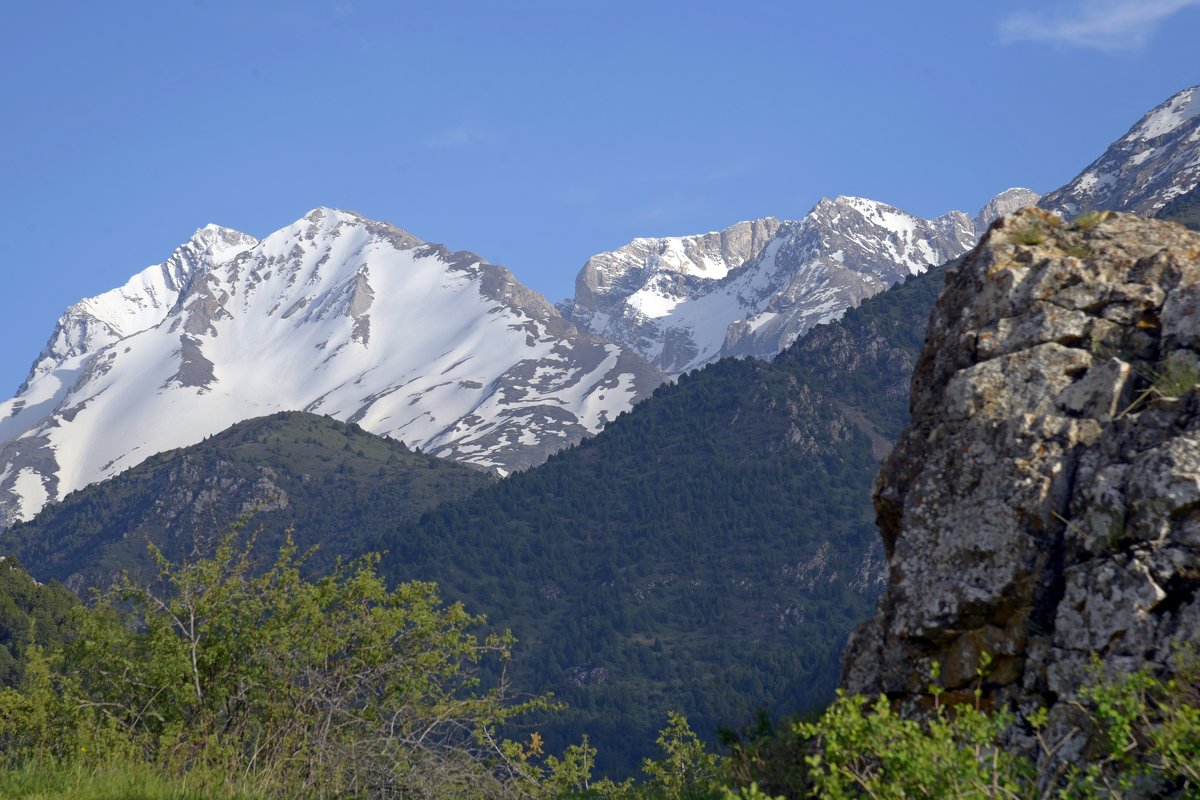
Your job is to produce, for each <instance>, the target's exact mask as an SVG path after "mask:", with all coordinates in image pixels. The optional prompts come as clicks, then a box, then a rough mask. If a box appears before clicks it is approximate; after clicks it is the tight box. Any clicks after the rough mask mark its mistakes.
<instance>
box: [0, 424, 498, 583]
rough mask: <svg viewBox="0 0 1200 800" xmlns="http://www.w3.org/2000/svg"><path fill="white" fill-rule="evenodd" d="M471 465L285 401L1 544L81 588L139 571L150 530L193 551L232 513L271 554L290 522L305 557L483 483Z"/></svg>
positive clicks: (170, 550) (328, 553)
mask: <svg viewBox="0 0 1200 800" xmlns="http://www.w3.org/2000/svg"><path fill="white" fill-rule="evenodd" d="M494 480H495V478H494V477H493V476H491V475H489V474H487V473H485V472H483V471H482V470H479V469H475V468H471V467H467V466H463V465H461V464H456V463H454V462H453V461H449V460H447V459H439V458H436V457H434V456H431V455H426V454H423V453H420V452H414V451H412V450H410V449H409V448H408V447H406V446H405V445H404V444H402V443H400V442H397V441H395V440H393V439H387V438H384V437H381V436H376V435H374V434H371V433H368V432H366V431H364V430H363V429H362V428H360V427H359V426H358V425H355V424H353V423H351V424H346V423H343V422H338V421H337V420H334V419H331V418H328V417H321V416H317V415H315V414H308V413H304V412H300V411H285V412H281V413H278V414H273V415H271V416H269V417H261V418H258V419H253V420H247V421H244V422H239V423H238V424H236V425H234V426H233V427H231V428H229V429H228V430H225V431H222V432H221V433H219V434H217V435H215V436H212V437H208V438H206V439H205V440H204V441H203V442H201V443H199V444H196V445H192V446H190V447H186V448H182V449H179V450H171V451H168V452H165V453H159V454H156V455H154V456H152V457H150V458H148V459H146V460H145V461H143V462H142V463H141V464H138V465H137V466H135V467H133V468H131V469H129V470H126V471H125V472H123V473H121V474H120V475H118V476H116V477H114V478H111V479H109V480H107V481H103V482H101V483H99V484H96V485H93V486H89V487H87V488H85V489H82V490H80V491H76V492H73V493H71V494H70V495H68V496H67V497H66V498H65V499H64V500H63V501H62V502H59V503H52V504H50V505H48V506H47V507H46V508H45V509H43V510H42V512H41V513H40V514H38V515H37V517H36V518H35V519H34V520H33V521H32V522H29V523H17V524H15V525H13V526H12V527H11V528H10V529H9V530H7V531H4V532H3V534H0V537H2V538H0V542H2V545H0V547H2V550H3V551H4V552H13V553H17V554H19V556H20V558H21V559H22V560H23V561H25V562H27V563H30V564H35V565H37V573H38V575H39V576H43V577H54V578H56V579H58V580H61V581H62V582H64V583H66V584H67V585H68V586H70V587H71V588H72V589H74V590H76V591H80V592H82V591H83V590H84V589H85V588H86V587H89V586H103V585H107V584H108V583H109V582H110V581H111V580H112V578H113V577H114V576H115V575H116V574H117V573H118V572H122V571H127V572H129V573H131V574H141V575H145V576H146V577H150V576H152V575H153V573H154V564H153V561H152V559H150V557H149V554H148V552H147V544H148V543H150V542H153V543H154V544H155V545H157V546H158V547H159V548H160V549H162V550H163V551H164V553H165V554H166V555H167V556H168V557H169V558H172V559H181V558H184V557H186V556H188V555H190V554H192V553H193V552H197V551H198V552H205V551H206V549H208V548H210V547H211V545H212V544H213V542H214V541H216V540H217V539H218V538H219V537H220V535H221V534H223V533H224V532H225V531H227V530H229V528H230V527H231V526H233V525H235V524H239V521H241V520H243V518H244V521H245V523H246V525H247V526H249V527H250V528H251V529H258V528H261V534H260V535H259V537H258V538H259V542H258V544H259V550H260V551H261V552H262V553H265V554H268V555H269V554H271V553H273V552H274V551H275V550H277V549H278V546H279V544H280V537H281V535H282V533H283V531H285V530H287V529H288V528H294V529H295V536H296V542H297V544H299V545H300V546H301V547H304V548H307V547H309V546H311V545H318V550H317V552H316V553H315V554H314V555H313V556H312V558H311V560H310V565H311V566H313V567H314V568H322V567H328V566H329V565H330V563H331V562H332V560H333V559H335V558H336V557H337V556H338V555H346V554H353V553H357V552H360V551H361V549H362V540H363V536H364V531H365V530H370V529H371V528H372V527H373V526H376V525H378V524H380V521H383V522H385V523H386V524H398V523H401V522H403V521H405V520H410V519H416V518H418V517H419V516H420V515H421V514H423V513H425V512H427V511H429V510H431V509H433V508H434V507H436V506H437V505H438V504H439V503H442V502H445V501H448V500H461V499H462V498H464V497H466V496H468V495H469V494H471V493H472V492H474V491H476V490H478V489H480V488H482V487H484V486H487V485H488V484H490V483H492V482H493V481H494Z"/></svg>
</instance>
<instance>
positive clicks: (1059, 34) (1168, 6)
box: [1000, 0, 1200, 51]
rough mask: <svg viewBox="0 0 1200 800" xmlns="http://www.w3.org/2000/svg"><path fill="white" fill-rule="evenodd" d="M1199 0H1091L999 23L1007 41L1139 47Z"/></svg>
mask: <svg viewBox="0 0 1200 800" xmlns="http://www.w3.org/2000/svg"><path fill="white" fill-rule="evenodd" d="M1198 5H1200V0H1099V1H1097V0H1093V1H1092V2H1078V1H1077V2H1074V3H1073V4H1072V5H1071V7H1070V8H1068V9H1065V10H1061V11H1047V10H1039V11H1036V12H1027V13H1018V14H1011V15H1009V16H1008V17H1007V18H1006V19H1005V20H1004V21H1003V22H1002V23H1001V25H1000V36H1001V38H1002V39H1003V40H1004V41H1006V42H1017V41H1029V42H1054V43H1058V44H1065V45H1069V46H1071V47H1084V48H1091V49H1095V50H1110V51H1116V50H1138V49H1141V48H1142V47H1143V46H1144V45H1145V44H1146V42H1147V41H1149V39H1150V37H1151V36H1152V35H1153V34H1154V31H1155V30H1156V29H1157V28H1158V27H1159V25H1160V24H1162V22H1163V21H1164V20H1166V18H1167V17H1169V16H1171V15H1172V14H1175V13H1177V12H1179V11H1182V10H1183V9H1185V8H1187V7H1189V6H1198Z"/></svg>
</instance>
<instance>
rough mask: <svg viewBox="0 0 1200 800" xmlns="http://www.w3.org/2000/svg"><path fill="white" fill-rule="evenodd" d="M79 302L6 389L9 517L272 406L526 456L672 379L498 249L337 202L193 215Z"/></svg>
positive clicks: (2, 470) (469, 451) (496, 454)
mask: <svg viewBox="0 0 1200 800" xmlns="http://www.w3.org/2000/svg"><path fill="white" fill-rule="evenodd" d="M85 306H86V307H85ZM73 308H74V310H75V311H76V312H77V313H76V314H75V315H74V316H72V315H71V314H68V316H67V317H65V318H64V319H65V320H66V322H60V326H59V330H58V331H56V334H63V335H64V336H65V333H64V332H67V331H76V332H78V331H81V330H84V328H86V329H87V331H93V330H95V331H100V332H101V333H102V335H101V334H96V335H93V336H85V337H82V338H79V337H76V338H77V339H78V340H77V341H74V344H75V346H74V349H73V350H72V351H71V354H70V355H67V354H66V353H65V350H64V348H62V347H59V348H58V349H56V350H54V354H55V357H56V359H57V360H55V358H51V359H50V360H49V361H47V363H46V365H45V368H44V369H41V370H40V371H39V370H35V372H34V374H33V376H32V377H31V379H30V381H29V382H28V383H27V385H26V386H25V387H23V388H22V391H21V392H20V393H19V394H18V396H17V397H14V398H13V399H11V400H9V401H6V402H4V403H0V526H2V525H4V524H7V523H8V522H11V521H12V520H14V519H21V518H27V517H28V516H30V515H32V514H33V513H35V512H36V511H37V510H38V509H39V508H40V507H41V506H42V505H44V504H45V503H46V502H49V501H53V500H55V499H59V498H61V497H63V496H64V495H65V494H66V493H68V492H70V491H72V490H74V489H76V488H79V487H82V486H84V485H87V484H89V483H92V482H95V481H97V480H102V479H104V478H106V477H109V476H111V475H114V474H116V473H117V472H119V471H121V470H124V469H126V468H128V467H130V466H133V465H135V464H137V463H140V462H141V461H142V460H144V459H145V458H147V457H149V456H150V455H153V454H154V453H156V452H161V451H163V450H167V449H173V448H176V447H181V446H186V445H188V444H192V443H195V442H197V441H199V440H201V439H202V438H203V437H205V436H207V435H210V434H214V433H217V432H219V431H221V430H224V429H225V428H227V427H229V426H230V425H232V424H234V423H236V422H239V421H241V420H244V419H249V418H253V417H258V416H264V415H267V414H270V413H274V412H276V411H281V410H305V411H310V412H314V413H318V414H328V415H330V416H332V417H335V418H337V419H341V420H345V421H350V422H357V423H359V424H360V425H362V427H364V428H366V429H367V430H370V431H372V432H375V433H379V434H383V435H387V436H391V437H393V438H396V439H402V440H403V441H405V442H407V443H409V444H412V445H416V446H419V447H421V448H422V449H424V450H426V451H428V452H432V453H434V454H436V455H442V456H446V457H450V458H454V459H456V460H460V461H465V462H469V463H473V464H476V465H479V466H481V467H490V468H494V469H499V470H506V471H507V470H513V469H524V468H527V467H529V466H532V465H534V464H537V463H540V462H541V461H543V460H544V459H545V458H546V457H548V456H549V455H550V453H552V452H554V451H556V450H559V449H561V448H562V447H565V446H567V445H569V444H571V443H573V442H576V441H579V439H581V438H582V437H583V436H585V435H589V434H593V433H596V432H597V431H599V429H600V428H601V427H602V426H603V425H604V424H605V422H607V421H608V420H610V419H612V418H614V417H616V416H617V415H618V414H620V413H621V412H623V411H625V410H628V409H629V408H630V407H631V406H632V405H633V403H635V402H636V401H637V400H639V399H641V398H642V397H644V396H646V395H647V394H649V392H651V391H652V390H653V389H654V388H655V387H656V386H657V385H658V384H659V383H661V382H662V380H663V379H664V376H663V375H662V374H661V373H659V372H658V371H657V370H655V369H654V368H653V367H651V366H650V365H649V364H647V363H646V362H644V361H643V360H641V359H639V358H638V357H637V356H636V355H634V354H632V353H630V352H628V351H626V350H623V349H622V348H621V347H619V346H618V345H615V344H612V343H610V342H607V341H603V340H601V339H598V338H596V337H593V336H590V335H586V334H581V333H580V332H579V331H578V330H577V329H576V328H575V327H574V326H573V325H571V324H570V323H568V322H567V321H566V320H565V319H563V318H562V317H561V315H559V313H558V312H557V311H556V310H555V309H554V307H553V306H552V305H550V304H549V303H548V302H547V301H546V300H545V298H543V297H542V296H541V295H539V294H537V293H536V292H533V291H531V290H529V289H527V288H525V287H524V286H522V285H521V284H520V283H518V282H517V280H516V279H515V278H514V277H513V275H512V273H510V272H509V271H508V270H506V269H504V268H503V267H499V266H496V265H493V264H489V263H487V262H486V261H484V260H483V259H481V258H479V257H478V256H476V255H474V254H471V253H465V252H459V253H456V252H450V251H448V250H447V249H446V248H444V247H442V246H440V245H433V244H427V243H425V242H423V241H421V240H420V239H418V238H416V237H415V236H412V235H411V234H409V233H407V232H405V231H403V230H401V229H399V228H396V227H394V226H392V225H388V224H386V223H381V222H375V221H372V220H368V219H366V218H364V217H362V216H361V215H358V214H355V213H353V212H347V211H339V210H335V209H328V208H318V209H314V210H313V211H311V212H309V213H308V214H306V215H305V216H304V217H303V218H301V219H299V220H297V221H296V222H295V223H293V224H291V225H289V226H287V227H286V228H283V229H282V230H280V231H277V232H275V233H273V234H271V235H270V236H268V237H266V238H265V239H263V240H262V241H256V240H254V239H252V238H251V237H245V236H244V235H242V234H237V233H236V232H231V231H228V230H226V229H219V228H213V227H210V228H204V229H201V231H199V232H198V233H197V235H196V237H193V239H192V240H190V241H189V242H188V243H186V244H185V245H183V246H182V247H180V248H179V249H178V250H177V251H176V252H175V253H174V254H172V256H171V258H170V259H168V261H167V262H164V264H161V265H158V266H157V267H152V268H150V269H148V270H145V271H143V273H140V274H139V275H138V276H135V278H134V279H133V280H131V281H130V282H129V283H128V284H127V285H126V286H125V287H122V289H119V290H114V291H113V292H109V293H106V294H105V295H101V296H100V298H92V299H91V300H90V301H85V303H83V304H77V306H76V307H73ZM85 322H86V325H85V324H84V323H85ZM88 325H90V326H91V327H87V326H88ZM71 326H75V327H74V328H72V327H71ZM56 341H57V340H52V345H55V343H56ZM51 349H54V348H51Z"/></svg>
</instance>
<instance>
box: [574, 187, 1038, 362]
mask: <svg viewBox="0 0 1200 800" xmlns="http://www.w3.org/2000/svg"><path fill="white" fill-rule="evenodd" d="M1036 201H1037V195H1036V194H1034V193H1033V192H1031V191H1029V190H1027V189H1009V190H1007V191H1006V192H1004V193H1002V194H1000V195H998V196H997V197H996V198H994V199H993V200H992V201H990V202H989V203H988V204H987V206H985V207H984V208H983V209H982V210H981V211H980V212H979V214H978V215H977V216H976V217H975V218H974V219H972V218H971V217H969V216H967V215H966V214H964V213H962V212H960V211H952V212H950V213H948V214H945V215H944V216H941V217H938V218H937V219H934V220H925V219H921V218H919V217H915V216H913V215H911V214H908V213H906V212H904V211H901V210H900V209H897V208H894V207H892V206H888V205H885V204H883V203H879V202H876V201H873V200H866V199H863V198H857V197H838V198H836V199H834V200H822V201H821V202H820V203H818V204H817V205H816V207H814V208H813V209H812V211H810V212H809V213H808V215H807V216H805V217H804V219H802V220H799V221H792V222H779V221H778V220H776V219H774V218H766V219H761V220H755V221H753V222H740V223H738V224H737V225H734V226H732V227H730V228H726V229H725V230H723V231H721V232H720V233H707V234H701V235H698V236H681V237H667V238H662V239H635V240H634V241H633V242H631V243H630V244H628V245H626V246H624V247H622V248H620V249H618V250H615V251H613V252H611V253H602V254H600V255H597V256H593V257H592V258H591V259H589V260H588V262H587V264H585V265H584V267H583V269H582V270H581V271H580V273H579V276H578V277H577V278H576V281H575V297H574V298H572V299H570V300H564V301H563V302H561V303H559V306H558V307H559V310H560V311H562V313H563V315H564V316H565V317H567V318H568V319H570V320H571V321H572V322H574V323H576V324H577V325H579V327H580V328H582V329H585V330H590V331H592V332H594V333H596V334H598V335H601V336H604V337H606V338H608V339H610V340H612V341H616V342H619V343H621V344H622V345H624V346H625V347H628V348H630V349H632V350H634V351H636V352H637V353H639V354H640V355H642V356H643V357H644V358H646V359H647V360H649V361H650V362H652V363H653V364H655V366H657V367H658V368H659V369H661V370H663V371H664V372H666V373H668V374H671V375H679V374H681V373H683V372H686V371H687V370H689V369H694V368H695V367H698V366H702V365H703V364H706V363H709V362H711V361H714V360H716V359H718V358H721V357H724V356H755V357H758V358H766V359H769V358H773V357H774V356H775V355H776V354H777V353H779V352H780V351H782V350H783V349H784V348H786V347H787V346H788V345H789V344H791V343H792V342H793V341H794V340H795V339H796V337H798V336H799V335H800V334H802V333H804V332H805V331H807V330H809V329H810V328H812V327H813V326H814V325H818V324H820V323H823V322H828V321H829V320H832V319H837V318H838V317H839V316H841V315H842V314H843V313H844V312H845V310H846V309H847V308H852V307H854V306H856V305H858V304H859V303H860V302H861V301H862V300H863V298H865V297H870V296H871V295H874V294H877V293H879V292H881V291H883V290H884V289H886V288H887V287H889V286H891V285H892V284H894V283H896V282H897V281H899V280H900V279H902V278H904V277H907V276H910V275H917V274H920V273H921V272H924V271H925V270H927V269H929V268H930V267H932V266H936V265H937V264H941V263H943V262H945V261H947V260H949V259H951V258H954V257H955V256H959V255H961V254H962V253H964V252H966V251H967V250H968V249H970V247H971V246H972V245H973V244H974V243H975V241H976V239H977V238H978V236H979V234H980V233H982V231H983V230H985V229H986V228H987V225H988V224H989V223H991V221H992V220H993V219H995V218H996V217H997V216H1000V215H1002V214H1005V213H1008V212H1010V211H1013V210H1015V209H1016V208H1020V207H1023V206H1026V205H1031V204H1033V203H1035V202H1036Z"/></svg>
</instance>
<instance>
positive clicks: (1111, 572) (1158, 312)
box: [843, 209, 1200, 758]
mask: <svg viewBox="0 0 1200 800" xmlns="http://www.w3.org/2000/svg"><path fill="white" fill-rule="evenodd" d="M1198 382H1200V235H1197V234H1195V233H1192V232H1189V231H1187V230H1185V229H1184V228H1182V227H1180V226H1177V225H1173V224H1169V223H1163V222H1159V221H1155V220H1147V219H1142V218H1138V217H1135V216H1131V215H1126V214H1104V215H1092V216H1090V217H1084V218H1082V219H1080V220H1078V221H1077V222H1076V223H1074V224H1068V223H1065V222H1062V221H1061V220H1060V219H1058V218H1057V217H1055V216H1053V215H1051V214H1049V213H1046V212H1044V211H1041V210H1038V209H1028V210H1025V211H1021V212H1018V213H1017V214H1015V215H1012V216H1009V217H1007V218H1005V219H1003V220H1002V221H1000V222H998V223H996V225H995V226H994V227H993V228H992V229H991V231H990V232H989V233H988V234H987V236H986V237H985V238H984V239H983V241H982V242H981V243H980V245H979V246H978V247H977V248H976V249H975V250H974V251H973V252H972V253H970V254H969V255H968V256H967V257H966V258H965V259H964V261H963V262H962V264H961V265H959V266H957V267H955V268H954V269H952V270H951V271H950V272H949V273H948V277H947V283H946V287H945V289H944V290H943V292H942V295H941V297H940V298H939V300H938V303H937V306H936V308H935V310H934V313H933V315H932V318H931V320H930V326H929V333H928V338H927V340H926V345H925V350H924V352H923V354H922V357H921V360H920V362H919V363H918V366H917V369H916V372H915V374H914V376H913V388H912V398H911V402H912V423H911V425H910V427H909V428H908V429H907V430H906V431H905V433H904V434H903V435H902V437H901V439H900V441H899V442H898V443H897V445H896V447H895V449H894V450H893V451H892V453H891V454H890V456H889V457H888V459H887V460H886V461H885V462H884V465H883V467H882V470H881V472H880V475H879V478H878V480H877V482H876V488H875V504H876V512H877V517H878V522H879V527H880V531H881V534H882V538H883V541H884V546H885V549H886V552H887V555H888V560H889V572H890V577H889V581H888V585H887V589H886V590H885V594H884V596H883V598H882V599H881V601H880V605H879V608H878V611H877V613H876V615H875V617H874V618H873V619H871V620H870V621H869V622H867V623H866V624H864V625H863V626H861V627H860V628H859V629H858V630H857V631H856V632H855V634H854V635H853V636H852V637H851V641H850V644H849V646H848V649H847V652H846V655H845V658H844V662H843V685H844V686H845V687H846V688H847V689H848V690H851V691H854V692H864V693H879V692H884V693H886V694H888V695H889V696H890V697H892V698H894V699H896V700H898V701H901V702H902V703H903V702H906V701H908V702H915V703H918V704H920V703H921V702H922V700H923V699H928V698H927V697H926V692H927V691H928V684H929V681H930V670H931V666H932V662H934V661H937V662H939V663H940V664H941V665H942V681H943V684H944V685H945V687H946V688H947V689H948V690H949V691H950V693H951V695H950V696H951V697H953V696H954V692H955V691H956V690H962V691H963V692H964V694H965V693H966V692H968V691H970V690H971V689H973V688H974V686H975V681H976V672H975V670H976V667H977V666H978V665H979V663H980V657H981V654H982V653H984V652H987V653H989V654H990V655H991V656H992V657H993V659H994V660H993V663H992V665H991V669H990V673H989V675H988V677H987V679H986V683H985V685H984V690H985V694H986V698H987V700H988V702H992V703H996V704H1002V705H1007V706H1009V707H1012V708H1014V709H1016V710H1017V711H1018V712H1019V713H1022V714H1028V713H1031V712H1032V711H1034V710H1036V709H1037V708H1040V707H1048V708H1049V714H1050V716H1049V719H1050V723H1049V733H1050V736H1051V738H1053V737H1055V736H1059V737H1061V736H1064V735H1065V734H1066V733H1067V732H1068V731H1070V730H1071V729H1072V728H1073V727H1074V725H1075V724H1076V720H1075V719H1074V714H1075V713H1076V711H1075V709H1076V706H1074V705H1073V704H1072V701H1073V700H1074V699H1076V698H1077V697H1078V690H1079V687H1080V686H1081V685H1083V684H1084V683H1085V682H1087V680H1088V679H1089V675H1090V673H1089V664H1090V662H1091V659H1092V658H1093V656H1097V657H1099V659H1100V661H1101V664H1102V667H1103V669H1105V670H1107V671H1108V672H1110V673H1112V674H1119V673H1123V672H1127V671H1130V670H1134V669H1137V668H1140V667H1143V666H1149V667H1150V668H1151V669H1152V670H1154V671H1156V672H1158V673H1160V674H1170V673H1171V672H1172V670H1173V668H1174V663H1175V662H1174V659H1175V657H1176V655H1175V653H1176V650H1175V647H1174V643H1176V642H1196V641H1200V599H1198V597H1197V589H1200V387H1198V386H1197V383H1198ZM1085 738H1086V737H1082V736H1077V737H1074V739H1073V740H1072V743H1071V745H1070V746H1069V747H1067V748H1064V750H1063V751H1061V752H1060V756H1063V757H1067V758H1071V757H1074V756H1075V755H1078V754H1079V753H1080V752H1081V750H1080V749H1079V748H1082V747H1084V746H1085ZM1031 746H1032V745H1031Z"/></svg>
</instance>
